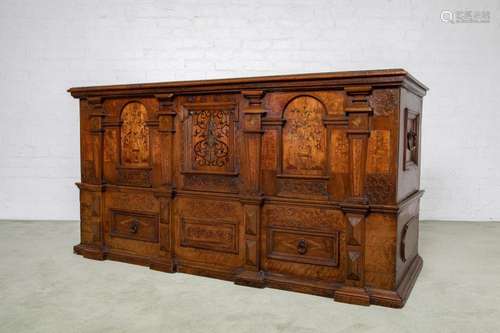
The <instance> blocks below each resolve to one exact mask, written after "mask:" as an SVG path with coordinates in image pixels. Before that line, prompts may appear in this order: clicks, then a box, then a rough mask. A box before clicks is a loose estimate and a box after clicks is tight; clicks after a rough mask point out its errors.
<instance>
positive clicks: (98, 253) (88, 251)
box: [73, 243, 106, 260]
mask: <svg viewBox="0 0 500 333" xmlns="http://www.w3.org/2000/svg"><path fill="white" fill-rule="evenodd" d="M73 252H74V253H76V254H79V255H81V256H83V257H84V258H87V259H93V260H105V259H106V255H105V254H104V252H103V250H102V249H101V248H100V247H98V246H95V245H89V244H81V243H80V244H78V245H75V246H73Z"/></svg>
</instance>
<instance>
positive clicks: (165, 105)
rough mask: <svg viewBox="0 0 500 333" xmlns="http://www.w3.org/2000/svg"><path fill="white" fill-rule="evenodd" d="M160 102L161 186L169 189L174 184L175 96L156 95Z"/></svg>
mask: <svg viewBox="0 0 500 333" xmlns="http://www.w3.org/2000/svg"><path fill="white" fill-rule="evenodd" d="M156 98H157V99H158V102H159V109H158V122H159V124H158V133H159V135H160V146H161V149H160V159H161V161H160V165H161V168H160V170H161V176H160V178H161V184H162V185H163V186H166V187H167V188H169V189H171V190H172V189H173V188H174V184H173V154H174V152H173V148H174V147H173V146H174V134H175V116H176V115H177V113H176V112H175V110H174V94H159V95H156Z"/></svg>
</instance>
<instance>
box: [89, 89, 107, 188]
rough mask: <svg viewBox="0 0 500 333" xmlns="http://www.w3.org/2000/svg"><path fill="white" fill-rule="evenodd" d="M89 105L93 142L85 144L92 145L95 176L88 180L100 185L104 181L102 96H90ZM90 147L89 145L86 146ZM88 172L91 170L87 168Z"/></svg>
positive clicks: (103, 113) (90, 131)
mask: <svg viewBox="0 0 500 333" xmlns="http://www.w3.org/2000/svg"><path fill="white" fill-rule="evenodd" d="M87 102H88V105H89V109H90V110H89V133H90V135H91V138H92V139H91V142H86V143H84V144H90V145H92V147H91V151H92V161H93V166H92V168H91V169H92V170H93V172H92V173H93V175H92V176H93V177H88V179H86V182H89V183H92V184H96V185H100V184H102V183H103V159H104V156H103V151H104V149H103V141H104V126H103V125H104V118H105V117H106V113H105V112H104V109H103V105H102V98H101V97H89V98H88V99H87ZM86 148H87V149H88V147H86ZM86 171H87V172H88V171H89V170H86Z"/></svg>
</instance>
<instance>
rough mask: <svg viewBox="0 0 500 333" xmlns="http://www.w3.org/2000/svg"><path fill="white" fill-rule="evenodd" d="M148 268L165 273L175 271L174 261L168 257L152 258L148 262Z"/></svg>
mask: <svg viewBox="0 0 500 333" xmlns="http://www.w3.org/2000/svg"><path fill="white" fill-rule="evenodd" d="M149 268H150V269H152V270H155V271H160V272H165V273H175V272H177V266H176V265H175V262H174V261H173V260H172V259H170V258H162V257H159V258H153V259H151V262H150V264H149Z"/></svg>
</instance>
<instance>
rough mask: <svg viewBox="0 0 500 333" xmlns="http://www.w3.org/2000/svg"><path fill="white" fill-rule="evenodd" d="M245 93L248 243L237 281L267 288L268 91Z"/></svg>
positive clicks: (244, 181) (244, 202) (244, 180)
mask: <svg viewBox="0 0 500 333" xmlns="http://www.w3.org/2000/svg"><path fill="white" fill-rule="evenodd" d="M241 94H242V95H243V97H244V98H245V99H246V100H247V101H248V106H247V107H245V108H244V109H243V110H242V113H243V119H242V120H243V121H242V127H243V146H242V149H241V150H240V151H241V152H242V155H241V177H242V185H243V188H242V191H241V192H242V194H243V195H242V198H241V199H240V202H241V203H242V205H243V216H244V220H243V221H244V226H245V239H244V242H245V246H244V250H243V251H244V258H245V262H244V265H243V270H242V272H241V273H240V274H239V275H238V276H237V277H236V279H235V283H236V284H241V285H247V286H253V287H259V288H262V287H264V276H263V274H262V272H261V269H260V251H259V244H260V215H261V206H262V203H263V197H262V193H261V188H260V168H261V165H260V160H261V156H260V152H261V144H262V134H263V133H264V131H263V130H262V117H263V116H264V115H265V114H266V110H265V109H264V107H263V105H262V98H263V97H264V94H265V93H264V91H262V90H245V91H242V92H241Z"/></svg>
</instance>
